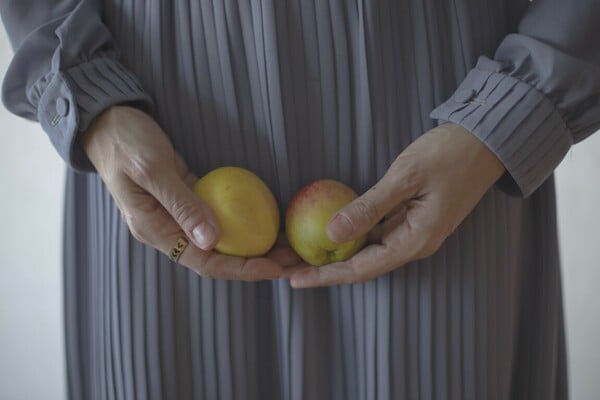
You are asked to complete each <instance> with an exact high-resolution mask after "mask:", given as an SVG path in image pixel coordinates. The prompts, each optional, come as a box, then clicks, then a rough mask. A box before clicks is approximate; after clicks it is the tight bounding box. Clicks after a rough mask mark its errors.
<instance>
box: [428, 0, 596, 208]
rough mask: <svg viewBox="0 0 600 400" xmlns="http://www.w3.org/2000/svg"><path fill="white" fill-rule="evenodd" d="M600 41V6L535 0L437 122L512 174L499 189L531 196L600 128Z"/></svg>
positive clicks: (581, 0) (438, 112) (586, 0)
mask: <svg viewBox="0 0 600 400" xmlns="http://www.w3.org/2000/svg"><path fill="white" fill-rule="evenodd" d="M599 38H600V1H598V0H577V1H573V0H534V2H533V3H532V4H531V5H530V6H529V8H528V9H527V11H526V12H525V14H524V16H523V18H522V19H521V21H520V23H519V28H518V32H517V33H513V34H509V35H508V36H506V37H505V38H504V39H503V40H502V42H501V44H500V46H499V47H498V49H497V50H496V53H495V55H494V57H493V59H491V58H488V57H486V56H481V57H480V58H479V60H478V61H477V63H476V65H475V67H474V68H473V69H472V70H471V71H470V72H469V73H468V75H467V76H466V78H465V79H464V81H463V82H462V83H461V84H460V85H459V87H458V88H457V90H456V92H454V94H453V95H452V96H451V97H450V98H449V99H448V100H446V101H445V102H444V103H442V104H441V105H439V106H438V107H436V108H435V109H434V110H433V111H432V112H431V114H430V117H431V118H434V119H437V120H438V122H439V123H442V122H446V121H449V122H454V123H456V124H459V125H461V126H463V127H464V128H465V129H467V130H469V131H470V132H472V133H473V134H474V135H476V136H477V137H478V138H479V139H480V140H481V141H483V143H485V144H486V145H487V147H488V148H489V149H490V150H491V151H493V152H494V153H495V154H496V156H497V157H498V158H499V159H500V161H501V162H502V163H503V164H504V166H505V168H506V170H507V172H506V174H505V175H504V176H503V177H502V178H501V179H500V180H499V181H498V183H497V185H498V186H499V187H500V188H501V189H502V190H504V191H505V192H507V193H509V194H511V195H514V196H519V197H526V196H528V195H530V194H531V193H532V192H533V191H535V190H536V189H537V188H538V187H539V186H540V185H541V184H542V183H543V182H544V181H545V180H546V178H548V176H550V175H551V174H552V171H553V170H554V169H555V168H556V166H558V164H559V163H560V161H561V160H562V159H563V157H564V156H565V154H566V153H567V151H568V150H569V148H570V146H571V145H572V144H573V143H576V142H578V141H581V140H583V139H584V138H586V137H587V136H589V135H591V134H592V133H594V132H595V131H596V130H598V129H599V128H600V45H599V44H598V39H599Z"/></svg>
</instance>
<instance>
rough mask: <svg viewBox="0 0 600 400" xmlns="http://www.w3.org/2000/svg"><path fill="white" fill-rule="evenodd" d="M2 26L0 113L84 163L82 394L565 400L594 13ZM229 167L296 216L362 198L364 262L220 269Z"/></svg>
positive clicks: (334, 224)
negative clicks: (572, 219) (203, 188)
mask: <svg viewBox="0 0 600 400" xmlns="http://www.w3.org/2000/svg"><path fill="white" fill-rule="evenodd" d="M1 7H2V9H1V10H2V17H3V20H4V23H5V26H6V29H7V31H8V32H9V35H10V37H11V41H12V44H13V47H14V49H15V56H14V59H13V61H12V63H11V66H10V68H9V70H8V72H7V75H6V77H5V80H4V87H3V96H4V102H5V104H6V106H7V107H8V108H9V109H10V110H11V111H13V112H14V113H16V114H19V115H22V116H24V117H27V118H30V119H37V120H39V121H40V123H41V125H42V127H43V128H44V130H45V131H46V132H47V133H48V135H49V137H50V139H51V141H52V143H53V145H54V146H55V147H56V149H57V151H58V152H59V154H60V155H61V156H62V157H63V158H64V159H65V161H66V162H67V163H68V165H69V167H70V168H69V169H68V179H67V193H66V205H65V216H66V219H65V248H64V264H65V314H66V334H67V365H68V386H69V393H70V397H71V398H74V399H112V398H118V399H121V398H126V399H132V398H140V399H146V398H149V399H188V398H196V399H217V398H220V399H231V398H236V399H268V398H273V399H375V398H377V399H400V398H407V399H432V398H435V399H508V398H510V399H544V400H547V399H565V398H567V386H566V377H567V374H566V360H565V342H564V327H563V314H562V300H561V286H560V270H559V261H558V253H557V237H556V235H557V234H556V219H555V200H554V186H553V180H552V177H551V175H552V171H553V169H554V168H555V167H556V166H557V165H558V163H559V162H560V160H561V159H562V158H563V156H564V155H565V153H566V152H567V151H568V149H569V147H570V146H571V145H572V144H573V143H574V142H577V141H580V140H582V139H583V138H585V137H586V136H588V135H590V134H591V133H593V132H594V131H595V130H596V129H598V127H599V126H600V101H599V93H600V48H598V46H596V45H595V43H594V41H593V40H592V39H593V38H594V37H596V36H597V35H598V33H599V28H598V26H599V22H600V3H598V2H597V1H595V0H579V1H578V2H570V1H567V0H536V1H535V2H533V3H532V4H530V3H529V2H528V1H527V0H479V1H472V2H469V1H464V0H461V1H453V2H450V1H443V2H442V1H440V2H434V1H425V2H422V1H417V0H401V1H388V0H383V1H374V0H356V1H342V0H330V1H314V0H285V1H275V0H262V1H258V0H256V1H208V0H207V1H202V2H195V1H186V0H181V1H173V2H168V1H142V0H105V1H99V0H62V1H59V0H55V1H39V2H32V1H28V2H24V1H22V0H6V1H4V2H2V4H1ZM512 32H516V33H512ZM117 49H119V50H120V56H119V55H118V51H117ZM436 121H437V122H439V123H440V125H438V126H435V125H436ZM222 165H238V166H242V167H246V168H248V169H250V170H252V171H254V172H256V173H257V174H258V175H259V176H260V177H262V178H263V179H264V180H265V182H266V183H267V184H268V185H269V187H270V188H271V189H272V190H273V192H274V193H275V196H276V198H277V200H278V202H279V204H280V207H281V209H282V210H285V208H286V206H287V204H288V202H289V200H290V199H291V196H292V195H293V194H294V193H295V191H297V190H298V189H299V188H300V187H302V186H303V185H305V184H307V183H309V182H311V181H313V180H316V179H320V178H325V177H327V178H334V179H338V180H340V181H343V182H345V183H347V184H349V185H351V186H352V187H354V188H355V189H356V190H357V191H358V192H360V193H363V195H362V196H360V197H359V199H357V200H356V201H355V202H353V203H352V204H350V205H349V206H347V207H345V208H344V209H342V210H340V212H339V213H338V214H337V215H336V216H335V217H334V218H333V219H332V221H330V223H329V225H328V235H329V236H330V237H331V238H332V239H334V240H336V241H345V240H348V239H351V238H353V237H356V236H359V235H361V234H364V233H367V232H369V234H370V237H371V241H372V244H371V245H370V246H368V247H366V248H365V249H364V250H363V251H362V252H360V253H358V254H357V255H356V256H354V257H353V258H351V259H350V260H349V261H347V262H344V263H335V264H330V265H328V266H325V267H322V268H320V269H317V268H314V267H311V266H308V265H304V264H301V263H299V259H298V257H297V256H296V255H295V254H294V253H293V252H292V251H291V250H290V249H289V248H288V247H287V246H286V243H285V240H284V239H282V240H280V241H279V244H278V245H277V246H276V248H275V249H273V250H271V252H270V253H269V254H268V255H266V256H265V257H261V258H253V259H242V258H235V257H227V256H223V255H219V254H217V253H215V252H213V251H212V249H213V247H214V244H215V242H216V241H217V240H218V237H219V226H218V221H217V220H216V219H215V217H214V215H213V214H212V212H211V210H210V209H209V208H208V207H207V206H206V205H205V204H204V203H202V202H201V201H200V200H199V199H198V198H197V197H196V196H194V194H193V192H192V191H191V190H190V184H191V183H192V182H193V181H194V180H195V179H196V176H198V175H202V174H204V173H206V172H207V171H209V170H211V169H213V168H216V167H218V166H222ZM130 232H131V233H130ZM132 235H133V237H134V238H135V239H134V238H132ZM136 239H137V240H136ZM176 263H178V264H181V265H176ZM183 266H187V267H188V268H187V269H186V268H184V267H183ZM279 278H282V279H279ZM245 281H254V282H245ZM300 288H304V289H302V290H300Z"/></svg>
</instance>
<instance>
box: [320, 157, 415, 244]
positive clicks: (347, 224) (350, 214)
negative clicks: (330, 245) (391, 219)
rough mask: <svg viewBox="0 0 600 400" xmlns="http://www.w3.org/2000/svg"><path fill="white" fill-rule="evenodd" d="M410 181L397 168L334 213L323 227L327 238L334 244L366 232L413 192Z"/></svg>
mask: <svg viewBox="0 0 600 400" xmlns="http://www.w3.org/2000/svg"><path fill="white" fill-rule="evenodd" d="M414 182H415V181H414V178H412V177H409V176H408V175H407V172H405V171H402V170H401V169H400V168H399V167H395V166H394V167H392V168H390V169H389V170H388V172H387V173H386V174H385V175H384V177H383V178H382V179H381V180H380V181H379V182H378V183H377V184H376V185H375V186H373V187H372V188H370V189H369V190H367V191H366V192H365V193H364V194H363V195H362V196H359V197H358V198H357V199H355V200H354V201H353V202H351V203H350V204H348V205H347V206H345V207H344V208H342V209H341V210H340V211H338V212H337V213H336V214H335V215H334V216H333V218H331V220H330V221H329V223H328V224H327V235H328V236H329V238H330V239H331V240H333V241H334V242H338V243H343V242H348V241H351V240H355V239H357V238H359V237H361V236H363V235H364V234H366V233H367V232H369V231H370V230H371V229H372V228H373V227H374V226H375V225H376V224H377V223H378V222H379V221H380V220H381V219H382V218H383V217H384V216H385V215H386V214H388V213H389V212H390V211H392V210H393V209H394V208H395V207H397V206H398V204H400V203H402V202H403V201H405V200H406V199H407V198H409V197H410V196H412V195H414V193H415V192H416V187H415V183H414Z"/></svg>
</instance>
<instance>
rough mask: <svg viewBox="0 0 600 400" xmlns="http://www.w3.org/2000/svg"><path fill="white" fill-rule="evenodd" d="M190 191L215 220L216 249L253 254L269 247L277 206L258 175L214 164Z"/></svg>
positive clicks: (273, 237)
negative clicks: (216, 232) (216, 221)
mask: <svg viewBox="0 0 600 400" xmlns="http://www.w3.org/2000/svg"><path fill="white" fill-rule="evenodd" d="M194 192H195V193H196V194H197V195H198V196H200V197H201V198H202V199H203V200H204V201H205V202H206V203H207V204H208V205H209V206H210V208H211V209H212V210H213V212H214V213H215V215H216V217H217V220H218V222H219V227H220V228H221V236H220V239H219V242H218V243H217V245H216V250H217V251H219V252H221V253H223V254H229V255H234V256H241V257H254V256H261V255H263V254H265V253H266V252H268V251H269V249H271V247H273V244H275V241H276V240H277V234H278V232H279V209H278V207H277V202H276V201H275V197H273V193H271V191H270V190H269V188H268V187H267V185H265V183H264V182H263V181H262V180H261V179H260V178H259V177H258V176H256V175H254V174H253V173H252V172H250V171H248V170H246V169H243V168H238V167H222V168H217V169H215V170H213V171H211V172H209V173H208V174H206V175H204V176H203V177H202V178H200V179H199V180H198V181H197V182H196V184H195V185H194Z"/></svg>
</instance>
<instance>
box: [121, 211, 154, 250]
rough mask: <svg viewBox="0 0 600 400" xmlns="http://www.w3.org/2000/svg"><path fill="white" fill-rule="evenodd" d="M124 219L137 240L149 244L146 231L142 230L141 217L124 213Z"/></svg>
mask: <svg viewBox="0 0 600 400" xmlns="http://www.w3.org/2000/svg"><path fill="white" fill-rule="evenodd" d="M123 219H124V220H125V223H126V224H127V226H128V227H129V231H130V232H131V235H132V236H133V237H134V239H135V240H137V241H138V242H141V243H144V244H149V243H148V238H147V236H146V234H145V231H144V229H142V221H141V217H140V216H139V215H137V214H131V213H128V212H124V213H123Z"/></svg>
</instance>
